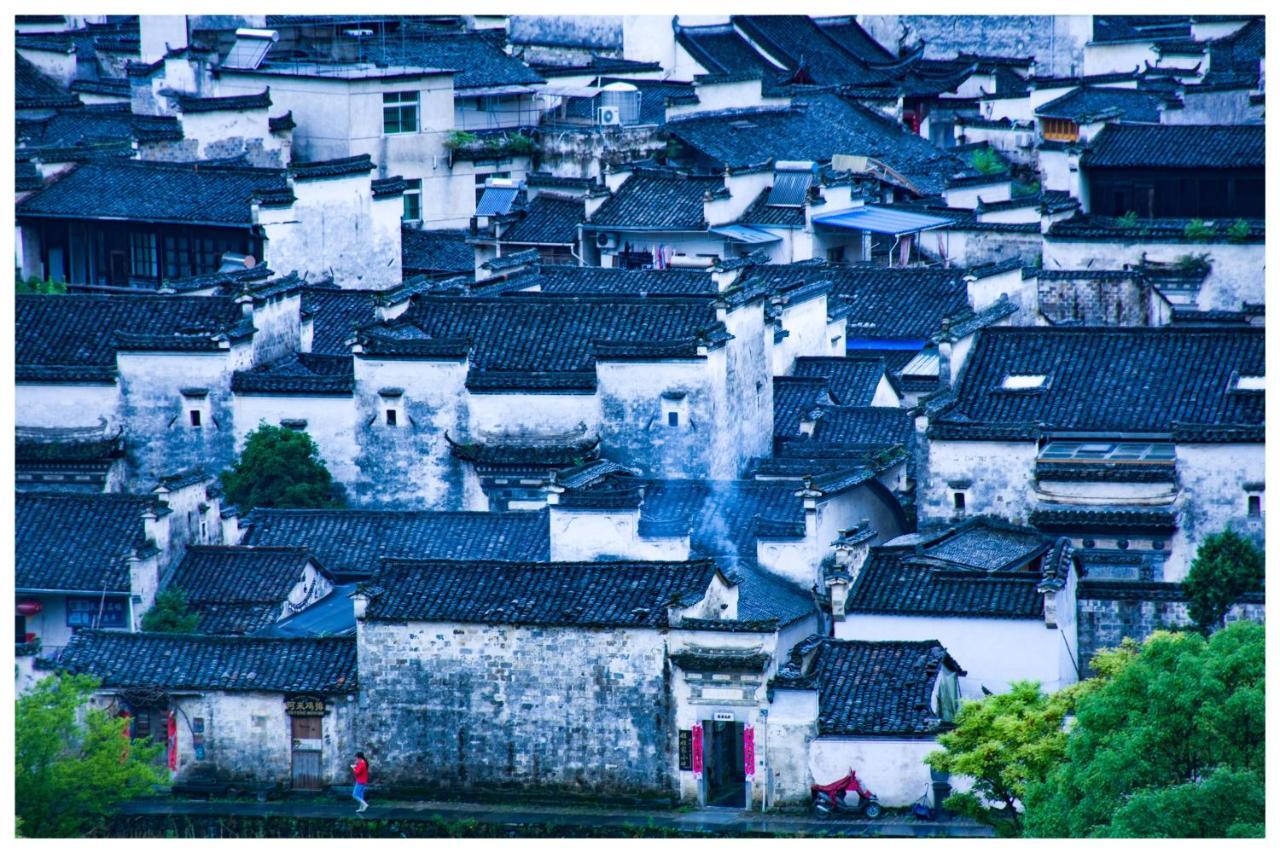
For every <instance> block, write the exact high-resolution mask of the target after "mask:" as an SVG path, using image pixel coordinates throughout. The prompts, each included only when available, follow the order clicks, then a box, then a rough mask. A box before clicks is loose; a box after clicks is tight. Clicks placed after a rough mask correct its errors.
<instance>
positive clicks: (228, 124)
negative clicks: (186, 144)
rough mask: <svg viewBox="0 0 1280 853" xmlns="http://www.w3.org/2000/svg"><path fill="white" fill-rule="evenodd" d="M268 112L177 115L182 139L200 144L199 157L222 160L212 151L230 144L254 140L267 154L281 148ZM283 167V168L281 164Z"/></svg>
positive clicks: (228, 111) (216, 111)
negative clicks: (235, 141) (223, 144)
mask: <svg viewBox="0 0 1280 853" xmlns="http://www.w3.org/2000/svg"><path fill="white" fill-rule="evenodd" d="M267 118H268V116H267V108H265V107H264V108H262V109H260V110H214V111H211V112H196V113H183V112H179V113H178V121H179V123H181V125H182V135H183V136H184V137H186V138H187V139H194V140H196V141H197V142H198V143H199V147H198V148H197V149H196V150H197V153H198V156H199V157H202V158H203V157H213V156H221V154H220V153H219V152H217V151H214V152H210V150H209V149H210V147H211V146H215V145H217V144H218V143H225V142H228V141H231V140H236V139H241V140H253V141H256V142H258V143H260V144H261V145H262V146H263V148H266V149H268V150H278V149H279V148H280V147H281V141H282V140H281V137H279V136H276V135H274V134H272V133H270V132H269V130H268V125H267ZM280 165H284V164H283V163H281V164H280Z"/></svg>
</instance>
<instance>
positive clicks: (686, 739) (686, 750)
mask: <svg viewBox="0 0 1280 853" xmlns="http://www.w3.org/2000/svg"><path fill="white" fill-rule="evenodd" d="M680 769H681V770H692V769H693V732H692V731H690V730H689V729H681V730H680Z"/></svg>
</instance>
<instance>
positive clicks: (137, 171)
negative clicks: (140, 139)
mask: <svg viewBox="0 0 1280 853" xmlns="http://www.w3.org/2000/svg"><path fill="white" fill-rule="evenodd" d="M271 191H274V192H277V193H279V192H287V186H286V184H285V177H284V172H283V171H282V170H279V169H249V168H237V167H227V166H211V165H208V164H196V163H191V164H172V163H157V162H154V161H140V160H113V161H106V162H94V163H85V164H84V165H82V166H79V167H77V168H76V169H75V170H74V171H72V172H70V173H69V174H67V175H65V176H63V177H62V178H60V179H59V180H57V181H55V182H53V183H52V184H50V185H49V186H48V187H46V188H45V189H43V190H41V191H40V192H38V193H35V194H34V195H32V196H31V197H29V198H27V199H25V200H24V201H23V202H22V203H20V204H19V205H18V216H19V217H20V218H21V217H23V216H42V217H56V218H66V219H113V220H115V219H129V220H136V221H139V222H177V223H184V224H207V225H220V226H240V227H244V228H248V227H250V226H252V225H253V215H252V211H251V199H252V198H253V197H254V195H256V194H261V193H265V192H271Z"/></svg>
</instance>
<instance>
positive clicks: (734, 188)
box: [702, 172, 773, 227]
mask: <svg viewBox="0 0 1280 853" xmlns="http://www.w3.org/2000/svg"><path fill="white" fill-rule="evenodd" d="M772 184H773V173H772V172H746V173H743V174H738V175H731V176H730V177H729V178H728V179H727V180H726V181H725V186H726V187H727V188H728V190H729V197H728V198H717V199H713V200H712V201H708V202H704V203H703V205H702V209H703V215H704V216H705V217H706V219H707V222H708V223H710V224H711V226H712V227H715V226H717V225H726V224H728V223H730V222H737V221H738V219H739V218H741V217H742V214H743V212H744V211H746V209H747V208H748V207H750V206H751V202H753V201H755V200H756V198H757V197H759V195H760V193H762V192H764V189H765V187H768V186H771V185H772Z"/></svg>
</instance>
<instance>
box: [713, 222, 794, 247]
mask: <svg viewBox="0 0 1280 853" xmlns="http://www.w3.org/2000/svg"><path fill="white" fill-rule="evenodd" d="M711 233H712V234H719V235H720V236H721V237H727V238H729V239H730V240H733V241H734V242H735V243H776V242H777V241H779V240H781V239H782V238H781V237H779V236H777V235H775V234H770V233H769V232H768V231H761V230H760V229H759V228H752V227H751V226H750V225H717V226H716V227H715V228H712V229H711Z"/></svg>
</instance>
